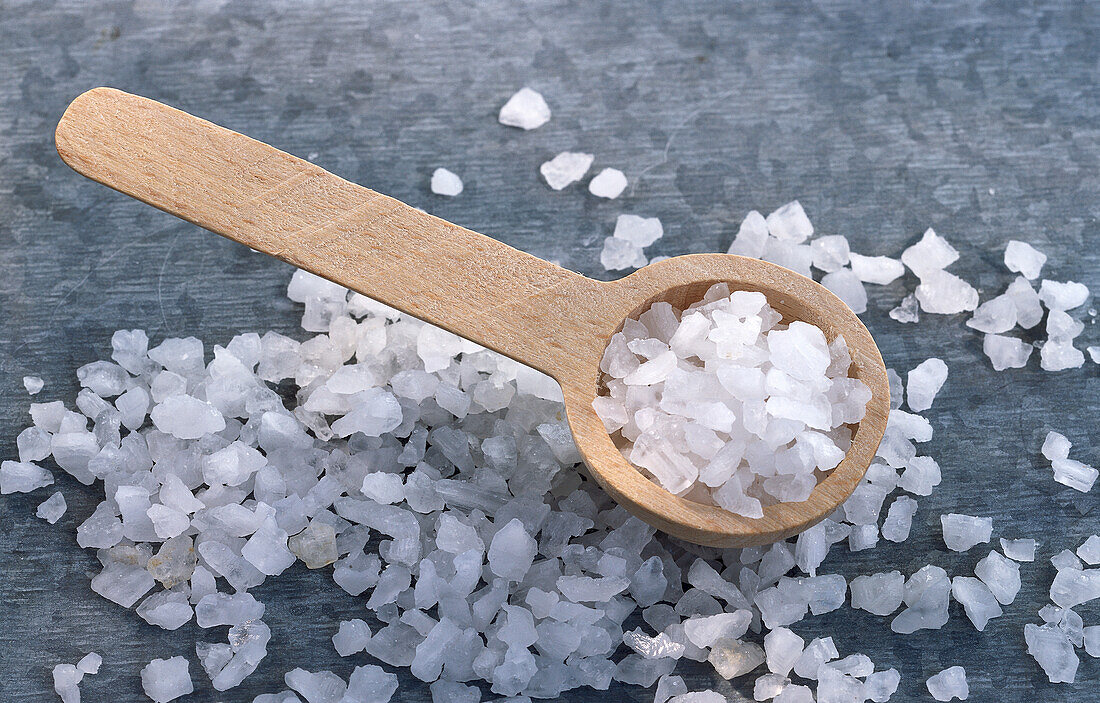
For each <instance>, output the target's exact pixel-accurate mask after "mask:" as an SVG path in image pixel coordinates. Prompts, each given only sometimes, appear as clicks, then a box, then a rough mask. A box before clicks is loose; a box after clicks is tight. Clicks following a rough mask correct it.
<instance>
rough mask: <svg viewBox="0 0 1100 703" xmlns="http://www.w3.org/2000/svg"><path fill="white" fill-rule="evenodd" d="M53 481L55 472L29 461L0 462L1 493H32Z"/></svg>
mask: <svg viewBox="0 0 1100 703" xmlns="http://www.w3.org/2000/svg"><path fill="white" fill-rule="evenodd" d="M52 483H53V474H51V473H50V472H49V471H47V470H46V469H43V468H42V467H41V466H39V465H37V464H33V463H31V462H29V461H5V462H2V463H0V494H5V495H6V494H8V493H30V492H31V491H33V490H36V489H39V488H42V487H43V486H49V485H50V484H52Z"/></svg>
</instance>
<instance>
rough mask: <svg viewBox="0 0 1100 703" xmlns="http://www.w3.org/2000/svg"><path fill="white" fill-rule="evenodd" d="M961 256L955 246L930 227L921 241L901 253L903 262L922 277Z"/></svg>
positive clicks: (943, 267) (945, 266) (948, 264)
mask: <svg viewBox="0 0 1100 703" xmlns="http://www.w3.org/2000/svg"><path fill="white" fill-rule="evenodd" d="M958 258H959V252H958V251H956V250H955V247H953V246H951V245H950V244H948V243H947V240H946V239H944V238H943V237H941V236H939V235H938V234H936V233H935V231H933V230H932V228H931V227H929V228H928V229H927V230H925V232H924V235H923V236H922V237H921V239H920V241H919V242H917V243H916V244H914V245H913V246H911V247H909V248H908V249H906V250H905V251H904V252H902V254H901V262H902V263H903V264H905V265H906V266H908V267H909V270H910V271H912V272H913V273H915V274H916V275H917V277H918V278H920V279H922V280H923V278H924V277H925V275H927V274H929V273H932V272H935V271H939V270H942V269H945V268H947V267H948V266H950V265H951V264H952V263H954V262H955V261H956V260H958Z"/></svg>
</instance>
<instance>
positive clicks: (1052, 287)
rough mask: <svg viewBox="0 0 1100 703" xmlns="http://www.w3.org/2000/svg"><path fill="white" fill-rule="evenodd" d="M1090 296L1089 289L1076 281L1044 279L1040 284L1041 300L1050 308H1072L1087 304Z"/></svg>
mask: <svg viewBox="0 0 1100 703" xmlns="http://www.w3.org/2000/svg"><path fill="white" fill-rule="evenodd" d="M1088 298H1089V289H1088V287H1087V286H1085V285H1084V284H1083V283H1077V282H1076V281H1065V282H1060V281H1051V280H1043V282H1042V283H1040V284H1039V300H1041V301H1043V304H1044V305H1046V306H1047V309H1048V310H1063V311H1065V310H1072V309H1073V308H1076V307H1079V306H1081V305H1084V304H1085V301H1086V300H1088Z"/></svg>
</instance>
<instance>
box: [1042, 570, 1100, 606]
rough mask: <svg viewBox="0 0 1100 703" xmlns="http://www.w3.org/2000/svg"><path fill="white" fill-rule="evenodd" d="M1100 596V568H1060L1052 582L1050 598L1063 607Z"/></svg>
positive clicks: (1076, 604) (1086, 601)
mask: <svg viewBox="0 0 1100 703" xmlns="http://www.w3.org/2000/svg"><path fill="white" fill-rule="evenodd" d="M1097 598H1100V569H1059V570H1058V573H1057V574H1055V575H1054V581H1053V582H1052V583H1051V584H1050V599H1051V600H1052V601H1054V603H1055V604H1057V605H1060V606H1062V607H1063V608H1073V607H1074V606H1078V605H1081V604H1082V603H1088V602H1089V601H1092V600H1095V599H1097Z"/></svg>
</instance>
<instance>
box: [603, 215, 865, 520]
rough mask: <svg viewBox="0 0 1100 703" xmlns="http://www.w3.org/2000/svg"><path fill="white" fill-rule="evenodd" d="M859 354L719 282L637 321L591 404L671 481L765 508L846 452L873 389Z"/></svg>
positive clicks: (738, 507)
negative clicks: (852, 372)
mask: <svg viewBox="0 0 1100 703" xmlns="http://www.w3.org/2000/svg"><path fill="white" fill-rule="evenodd" d="M786 231H791V232H795V233H797V232H798V231H799V230H798V227H797V223H796V224H794V225H790V226H788V227H787V230H786ZM850 364H851V360H850V358H849V357H848V350H847V347H846V345H845V343H844V340H843V339H842V338H839V339H837V340H834V341H833V342H832V343H829V342H828V341H827V340H826V338H825V335H824V334H823V333H822V332H821V330H820V329H818V328H817V327H815V326H813V325H810V324H807V323H805V322H800V321H792V322H791V323H790V324H786V323H783V322H782V320H781V316H780V315H779V313H777V312H776V311H775V310H774V309H773V308H772V307H771V306H770V305H768V302H767V299H766V298H765V297H764V295H763V294H761V293H755V292H747V291H734V292H732V293H731V292H730V290H729V287H728V286H727V285H726V284H724V283H719V284H716V285H714V286H713V287H711V289H710V290H709V291H707V293H706V295H705V296H704V297H703V298H702V300H700V301H698V302H696V303H694V304H692V305H691V306H689V307H688V308H687V309H685V310H683V311H679V310H676V309H674V308H673V307H672V306H671V305H669V304H667V303H656V304H654V305H653V306H652V307H651V308H650V309H649V310H647V311H646V312H644V313H642V315H641V316H640V317H639V318H638V319H637V320H628V321H627V322H626V324H625V325H624V328H623V331H622V332H619V333H617V334H616V335H614V336H613V337H612V339H611V342H610V343H609V345H608V348H607V351H606V352H605V353H604V357H603V361H602V362H601V366H600V368H601V370H602V371H603V377H602V378H603V381H602V382H603V384H604V386H605V388H606V389H607V391H608V394H607V395H603V396H600V397H599V398H597V400H596V401H595V402H594V404H593V406H594V408H595V410H596V413H597V414H598V415H599V416H600V418H601V419H602V420H603V421H604V425H605V426H606V427H607V430H608V432H610V433H612V435H613V437H614V438H615V439H616V440H617V441H618V442H619V443H620V446H621V451H622V452H623V456H625V457H626V458H627V460H628V461H630V462H631V463H632V464H634V465H635V466H637V467H639V468H640V469H642V470H643V471H644V472H645V473H646V475H648V476H649V477H650V478H652V479H653V480H654V481H656V482H657V483H659V484H660V485H661V486H663V487H664V488H666V489H667V490H669V491H670V492H672V493H674V494H676V495H680V496H685V497H688V498H689V499H691V500H695V501H699V502H704V503H708V504H712V505H718V506H721V507H723V508H725V509H726V510H730V511H732V512H735V513H738V514H740V515H744V516H746V517H760V516H761V515H763V506H764V505H769V504H773V503H776V502H786V501H803V500H806V498H808V497H809V495H810V492H811V491H812V490H813V489H814V487H815V486H816V485H817V480H818V479H817V476H816V475H815V474H814V472H815V471H830V470H832V469H833V468H835V467H836V466H837V464H839V463H840V461H841V460H842V459H843V458H844V453H845V451H846V450H847V448H848V446H849V444H850V442H851V430H849V429H848V427H847V425H848V424H850V423H857V422H859V421H860V420H861V419H862V418H863V414H864V411H865V406H866V404H867V401H868V400H870V397H871V393H870V389H868V388H867V386H866V385H865V384H863V383H862V382H861V381H859V380H857V379H852V378H849V377H848V369H849V366H850Z"/></svg>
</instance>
